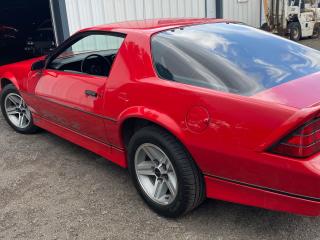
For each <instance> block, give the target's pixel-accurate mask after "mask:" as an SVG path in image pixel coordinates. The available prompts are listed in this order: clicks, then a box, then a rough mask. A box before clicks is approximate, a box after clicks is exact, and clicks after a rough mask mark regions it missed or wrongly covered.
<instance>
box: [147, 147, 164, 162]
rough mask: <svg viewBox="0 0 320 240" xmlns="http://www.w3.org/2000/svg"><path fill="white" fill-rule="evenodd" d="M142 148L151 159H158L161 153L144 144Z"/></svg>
mask: <svg viewBox="0 0 320 240" xmlns="http://www.w3.org/2000/svg"><path fill="white" fill-rule="evenodd" d="M142 149H143V151H144V152H145V153H146V155H147V156H148V157H149V158H150V160H152V161H154V160H156V159H159V154H158V153H157V152H156V150H155V149H154V148H152V147H148V146H144V147H143V148H142ZM161 157H162V156H161Z"/></svg>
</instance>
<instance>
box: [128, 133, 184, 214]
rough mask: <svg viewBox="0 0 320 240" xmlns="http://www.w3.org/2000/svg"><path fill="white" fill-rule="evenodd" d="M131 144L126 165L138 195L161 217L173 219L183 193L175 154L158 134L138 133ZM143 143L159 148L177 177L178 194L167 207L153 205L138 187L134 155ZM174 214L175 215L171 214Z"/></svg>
mask: <svg viewBox="0 0 320 240" xmlns="http://www.w3.org/2000/svg"><path fill="white" fill-rule="evenodd" d="M130 143H131V144H129V147H128V156H127V157H128V160H129V161H128V165H129V173H130V175H131V178H132V179H133V183H134V185H135V187H136V188H137V189H138V190H139V191H138V192H139V194H140V195H141V196H142V198H143V199H144V201H145V202H146V203H147V204H148V205H149V206H151V207H152V209H153V210H154V211H156V212H157V213H159V214H161V215H165V216H166V217H175V216H174V215H176V213H177V212H179V208H181V204H183V199H184V192H183V189H182V187H181V184H183V182H182V181H183V178H182V177H181V174H182V173H181V170H180V168H179V162H177V161H176V156H175V153H174V152H173V151H172V149H171V146H170V145H169V144H168V143H167V142H166V141H164V140H163V139H162V138H161V137H160V136H159V134H155V133H153V132H152V131H150V132H149V134H146V133H145V132H144V131H140V132H138V133H137V134H136V135H134V136H133V138H132V139H131V141H130ZM144 143H151V144H154V145H156V146H158V147H159V148H161V150H162V151H164V153H165V154H166V155H167V156H168V158H169V159H170V161H171V163H172V165H173V168H174V170H175V172H176V175H177V186H178V192H177V195H176V197H175V199H174V200H173V202H172V203H170V204H168V205H160V204H158V203H155V202H154V201H153V200H152V199H151V198H150V197H149V196H148V195H147V194H146V193H145V191H144V189H143V187H142V186H141V185H140V183H139V180H138V176H137V174H136V171H135V163H134V161H135V159H134V158H135V153H136V151H137V149H138V148H139V147H140V146H141V145H142V144H144ZM181 212H182V211H181ZM173 213H175V214H173Z"/></svg>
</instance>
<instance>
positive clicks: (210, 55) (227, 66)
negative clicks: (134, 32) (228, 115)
mask: <svg viewBox="0 0 320 240" xmlns="http://www.w3.org/2000/svg"><path fill="white" fill-rule="evenodd" d="M152 54H153V60H154V65H155V68H156V70H157V72H158V75H159V77H161V78H163V79H167V80H171V81H176V82H181V83H185V84H190V85H195V86H199V87H205V88H210V89H215V90H218V91H223V92H230V93H234V94H239V95H247V96H250V95H253V94H255V93H258V92H260V91H263V90H265V89H268V88H272V87H275V86H277V85H280V84H283V83H286V82H289V81H292V80H294V79H297V78H300V77H303V76H306V75H309V74H312V73H315V72H318V71H320V52H319V51H316V50H313V49H311V48H308V47H305V46H303V45H301V44H297V43H295V42H292V41H290V40H286V39H284V38H281V37H278V36H275V35H272V34H269V33H266V32H263V31H261V30H258V29H255V28H253V27H249V26H246V25H243V24H234V23H212V24H203V25H196V26H190V27H185V28H179V29H174V30H170V31H165V32H161V33H158V34H156V35H155V36H154V37H153V38H152ZM319 80H320V79H319Z"/></svg>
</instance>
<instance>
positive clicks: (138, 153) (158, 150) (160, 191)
mask: <svg viewBox="0 0 320 240" xmlns="http://www.w3.org/2000/svg"><path fill="white" fill-rule="evenodd" d="M128 159H129V171H130V175H131V177H132V179H133V182H134V184H135V187H136V188H137V190H138V192H139V193H140V195H141V196H142V198H143V199H144V201H145V202H146V203H147V204H148V205H149V207H150V208H151V209H153V210H154V211H155V212H157V213H158V214H160V215H162V216H165V217H179V216H180V215H182V214H185V213H187V212H189V211H191V210H192V209H194V208H196V207H197V206H198V205H200V204H201V203H202V201H203V200H204V198H205V192H204V191H205V190H204V181H203V176H202V174H201V173H200V171H199V169H198V167H197V166H196V165H195V163H194V161H193V159H192V157H191V156H190V154H189V153H188V152H187V151H186V149H185V148H184V147H183V146H182V144H181V143H180V142H179V141H178V140H177V139H176V138H175V137H174V136H172V135H171V134H170V133H168V132H167V131H165V130H163V129H161V128H158V127H154V126H151V127H145V128H142V129H141V130H139V131H137V132H136V133H135V134H134V136H133V137H132V139H131V140H130V142H129V147H128Z"/></svg>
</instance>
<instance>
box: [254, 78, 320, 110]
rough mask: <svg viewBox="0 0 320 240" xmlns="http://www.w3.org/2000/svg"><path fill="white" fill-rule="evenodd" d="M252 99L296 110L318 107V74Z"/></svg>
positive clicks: (319, 102)
mask: <svg viewBox="0 0 320 240" xmlns="http://www.w3.org/2000/svg"><path fill="white" fill-rule="evenodd" d="M252 98H255V99H260V100H264V101H268V102H273V103H278V104H282V105H286V106H289V107H294V108H298V109H301V108H306V107H313V106H317V105H320V72H317V73H314V74H311V75H308V76H305V77H302V78H299V79H296V80H293V81H290V82H287V83H284V84H281V85H278V86H276V87H274V88H270V89H268V90H265V91H263V92H260V93H258V94H256V95H254V96H252Z"/></svg>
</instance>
